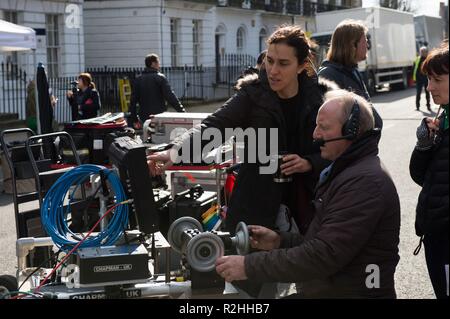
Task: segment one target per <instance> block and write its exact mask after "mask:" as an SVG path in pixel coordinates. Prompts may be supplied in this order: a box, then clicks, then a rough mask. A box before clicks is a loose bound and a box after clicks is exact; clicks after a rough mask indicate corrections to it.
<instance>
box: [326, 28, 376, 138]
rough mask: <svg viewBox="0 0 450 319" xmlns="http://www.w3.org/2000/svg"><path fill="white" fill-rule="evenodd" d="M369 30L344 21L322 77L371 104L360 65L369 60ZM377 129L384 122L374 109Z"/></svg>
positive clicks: (335, 37)
mask: <svg viewBox="0 0 450 319" xmlns="http://www.w3.org/2000/svg"><path fill="white" fill-rule="evenodd" d="M367 32H368V29H367V27H366V26H365V25H364V24H363V23H362V22H359V21H356V20H350V19H349V20H344V21H342V22H341V23H339V25H338V26H337V27H336V29H335V30H334V32H333V35H332V37H331V46H330V49H329V50H328V53H327V60H325V61H324V62H323V63H322V65H321V66H320V68H319V72H318V74H319V77H320V78H324V79H327V80H330V81H333V82H335V83H336V84H337V85H338V86H339V87H340V88H341V89H344V90H347V91H350V92H354V93H356V94H358V95H359V96H361V97H363V98H364V99H366V100H367V101H368V102H370V95H369V92H368V91H367V87H366V84H365V83H364V80H363V77H362V75H361V73H360V72H359V70H358V63H359V62H361V61H364V60H366V59H367V52H368V49H369V41H368V39H367ZM372 110H373V113H374V117H375V127H377V128H380V129H381V128H382V127H383V120H382V119H381V117H380V115H379V114H378V112H377V111H376V110H375V108H373V106H372Z"/></svg>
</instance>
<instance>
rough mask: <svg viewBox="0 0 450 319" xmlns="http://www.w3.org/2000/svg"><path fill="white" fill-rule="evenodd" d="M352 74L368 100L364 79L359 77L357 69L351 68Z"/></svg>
mask: <svg viewBox="0 0 450 319" xmlns="http://www.w3.org/2000/svg"><path fill="white" fill-rule="evenodd" d="M352 75H355V77H356V79H357V82H358V83H359V85H360V87H361V89H362V90H363V91H364V95H365V96H366V97H365V98H366V100H367V101H368V102H370V96H369V92H368V91H367V87H366V84H365V83H364V80H363V79H362V78H361V74H360V73H359V71H358V70H357V69H353V72H352Z"/></svg>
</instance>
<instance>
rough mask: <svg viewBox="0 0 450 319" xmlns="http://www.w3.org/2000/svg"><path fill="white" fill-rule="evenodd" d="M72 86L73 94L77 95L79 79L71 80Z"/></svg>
mask: <svg viewBox="0 0 450 319" xmlns="http://www.w3.org/2000/svg"><path fill="white" fill-rule="evenodd" d="M70 88H71V90H72V93H73V95H74V96H75V95H76V94H77V93H78V82H77V81H72V82H70Z"/></svg>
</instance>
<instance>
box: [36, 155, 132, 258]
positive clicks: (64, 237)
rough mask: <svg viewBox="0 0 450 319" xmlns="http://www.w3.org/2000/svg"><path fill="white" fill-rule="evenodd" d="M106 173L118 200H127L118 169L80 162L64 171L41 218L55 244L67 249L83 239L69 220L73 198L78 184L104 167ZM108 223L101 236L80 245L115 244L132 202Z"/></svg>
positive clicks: (55, 184) (116, 210) (92, 237)
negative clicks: (80, 238) (73, 229)
mask: <svg viewBox="0 0 450 319" xmlns="http://www.w3.org/2000/svg"><path fill="white" fill-rule="evenodd" d="M102 170H103V172H104V173H105V176H106V177H107V179H108V181H109V183H110V185H111V188H112V190H113V192H114V194H115V201H116V203H122V202H124V201H126V200H127V198H126V196H125V192H124V190H123V187H122V184H121V183H120V179H119V177H118V176H117V174H116V173H115V172H114V171H111V170H109V169H107V168H105V167H103V166H99V165H92V164H86V165H80V166H77V167H74V168H73V169H71V170H69V171H67V172H66V173H65V174H64V175H62V176H61V177H60V178H59V179H58V180H57V181H56V182H55V183H54V184H53V185H52V187H51V188H50V190H49V191H48V192H47V194H46V196H45V198H44V202H43V204H42V208H41V221H42V224H43V226H44V229H45V231H46V232H47V234H48V235H49V236H50V237H51V238H52V240H53V242H54V243H55V245H56V246H57V247H59V248H61V249H62V250H63V251H70V250H71V249H72V248H73V247H74V246H75V245H77V244H78V243H79V241H76V240H73V239H71V238H70V237H72V236H73V237H75V238H77V237H78V236H79V235H78V234H75V233H73V232H72V231H71V230H70V229H69V225H68V224H67V215H68V214H69V213H70V212H71V205H70V204H71V202H72V201H73V197H74V194H75V192H76V190H77V189H78V187H79V186H80V185H82V184H83V183H84V182H86V181H87V180H89V177H90V176H91V175H99V174H100V171H102ZM74 185H75V189H74V190H73V191H71V193H70V194H69V203H68V205H67V208H66V210H64V201H65V200H66V198H67V193H68V192H69V191H70V187H72V186H74ZM109 216H110V219H109V223H108V226H107V227H106V228H105V229H104V230H102V231H101V232H100V233H98V235H97V236H90V237H89V238H87V239H86V240H85V241H84V242H83V243H82V244H81V245H80V246H79V248H86V247H99V246H111V245H114V244H115V243H116V242H117V240H118V239H119V237H120V236H121V235H122V233H123V231H124V230H125V228H126V227H127V225H128V205H119V206H118V207H116V208H115V210H114V212H111V213H110V214H109Z"/></svg>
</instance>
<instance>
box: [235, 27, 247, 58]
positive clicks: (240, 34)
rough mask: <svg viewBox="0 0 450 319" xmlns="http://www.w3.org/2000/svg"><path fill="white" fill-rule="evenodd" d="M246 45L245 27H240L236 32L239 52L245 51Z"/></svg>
mask: <svg viewBox="0 0 450 319" xmlns="http://www.w3.org/2000/svg"><path fill="white" fill-rule="evenodd" d="M244 46H245V29H244V27H239V29H238V30H237V33H236V47H237V52H238V53H243V51H244Z"/></svg>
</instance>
